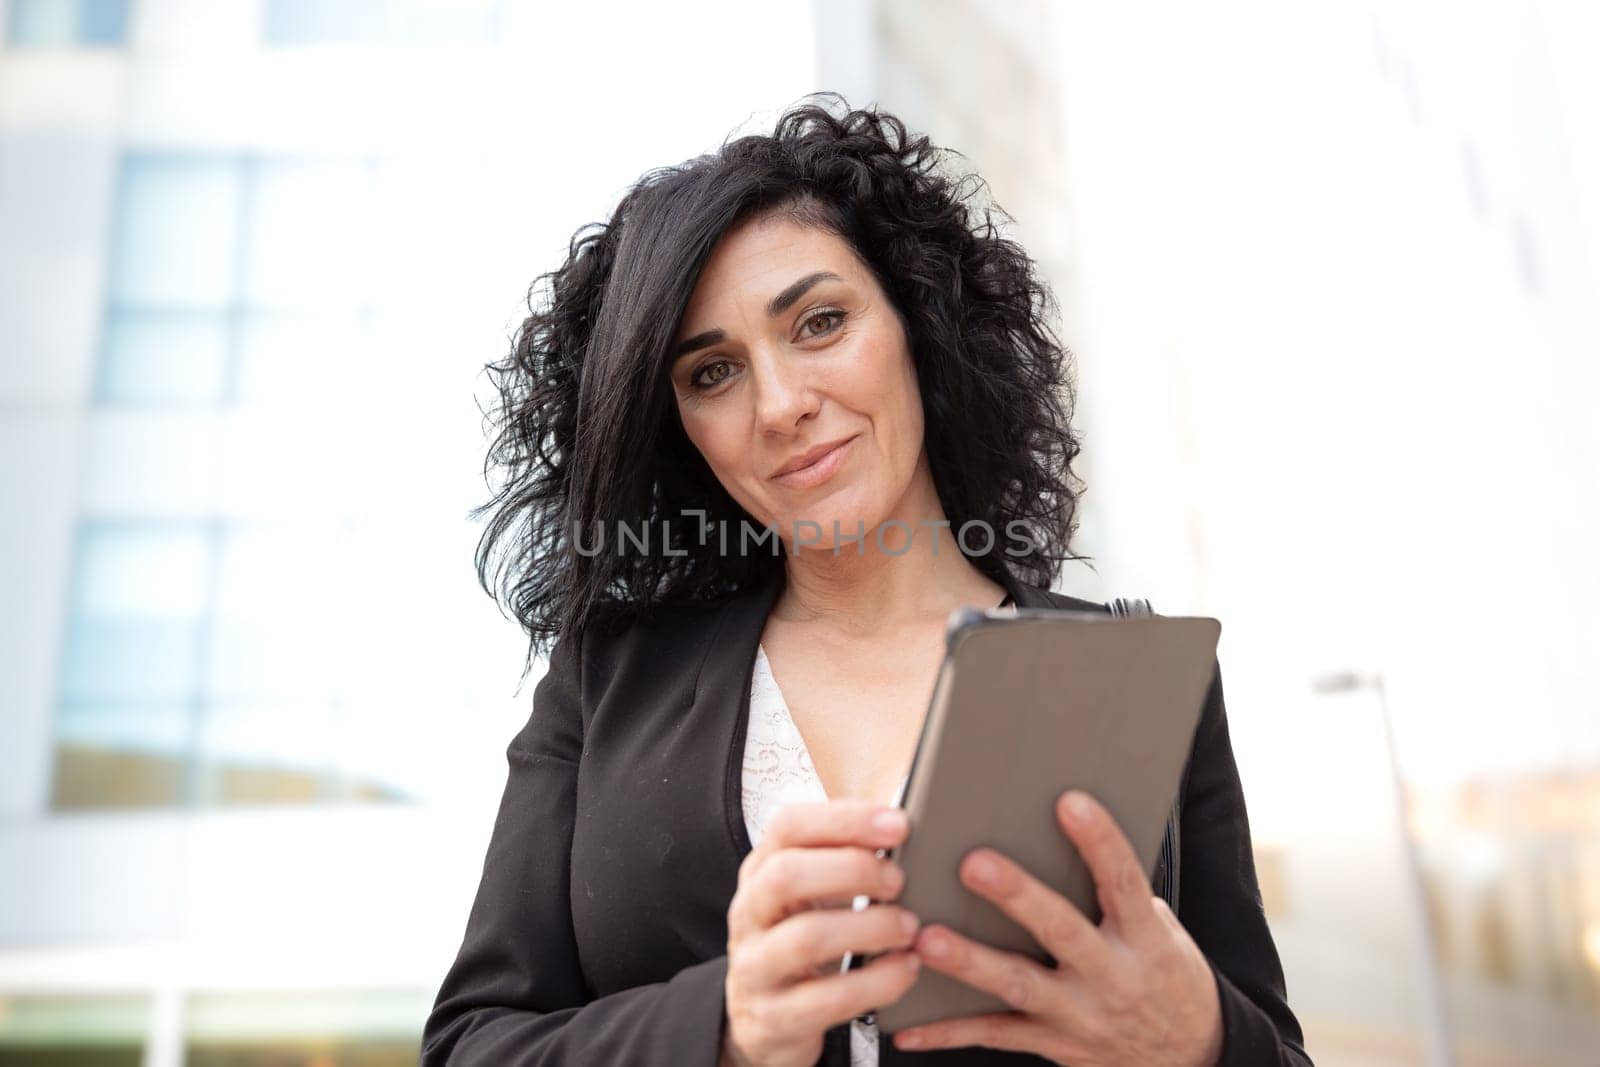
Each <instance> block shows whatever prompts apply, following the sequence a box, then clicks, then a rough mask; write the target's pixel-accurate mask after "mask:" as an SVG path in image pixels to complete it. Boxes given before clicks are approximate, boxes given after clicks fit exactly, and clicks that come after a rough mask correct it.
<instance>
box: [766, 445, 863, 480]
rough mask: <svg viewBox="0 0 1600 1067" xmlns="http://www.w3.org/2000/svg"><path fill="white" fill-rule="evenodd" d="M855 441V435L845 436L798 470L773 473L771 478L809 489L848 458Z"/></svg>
mask: <svg viewBox="0 0 1600 1067" xmlns="http://www.w3.org/2000/svg"><path fill="white" fill-rule="evenodd" d="M857 436H859V435H857ZM855 441H856V439H855V437H850V438H846V439H845V440H843V441H841V442H839V443H838V444H837V445H835V446H834V447H833V448H831V449H829V450H828V451H827V452H824V453H823V454H822V455H820V456H818V457H817V458H816V459H814V460H812V461H811V462H810V463H808V464H807V465H806V466H804V467H801V468H800V469H799V470H792V471H789V472H788V473H786V474H778V475H774V476H773V479H772V480H773V481H775V482H779V483H780V484H783V485H787V486H791V487H793V488H797V489H809V488H811V487H812V486H814V485H820V484H821V483H822V482H824V481H826V480H827V479H828V478H830V477H832V476H833V474H834V472H835V471H837V470H838V469H839V468H840V467H841V466H842V465H843V464H844V461H845V460H846V459H847V458H849V453H850V449H851V446H852V445H854V444H855Z"/></svg>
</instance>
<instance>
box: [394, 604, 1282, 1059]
mask: <svg viewBox="0 0 1600 1067" xmlns="http://www.w3.org/2000/svg"><path fill="white" fill-rule="evenodd" d="M1007 585H1008V588H1009V590H1010V592H1011V595H1012V597H1013V598H1014V599H1015V601H1016V603H1017V604H1018V605H1019V606H1021V607H1024V608H1032V607H1046V608H1048V607H1057V608H1071V609H1076V610H1080V611H1082V610H1098V611H1106V610H1108V609H1107V608H1106V606H1105V605H1102V604H1093V603H1090V602H1088V601H1083V600H1077V599H1075V598H1072V597H1068V596H1063V595H1061V594H1057V593H1053V592H1049V591H1046V590H1041V589H1037V588H1034V587H1033V586H1029V585H1026V584H1023V583H1021V582H1019V581H1017V580H1015V578H1014V577H1010V576H1008V580H1007ZM781 588H782V575H781V574H779V575H775V577H774V578H773V579H772V580H771V581H770V582H768V583H766V584H765V585H764V586H762V587H759V588H754V589H751V590H749V591H747V592H744V593H741V594H739V595H736V596H731V597H727V598H723V599H721V600H719V601H716V602H713V603H706V604H700V605H693V606H676V607H673V608H670V609H667V610H664V611H662V612H661V613H660V614H659V615H658V616H657V617H656V618H655V619H653V620H651V621H649V622H636V623H634V624H632V625H631V626H629V627H627V628H626V629H623V630H621V631H620V632H611V633H605V632H601V631H599V630H594V629H592V630H590V631H588V632H587V633H586V634H585V635H584V636H583V637H582V639H581V640H577V641H574V640H569V639H566V638H562V639H560V640H558V641H557V643H556V645H555V647H554V648H553V649H552V650H551V653H550V663H549V669H548V671H547V673H546V674H545V676H544V677H543V678H542V679H541V680H540V681H539V683H538V685H537V686H536V687H535V689H534V694H533V711H532V715H531V716H530V718H529V720H528V723H527V725H526V726H524V727H523V728H522V729H521V730H520V731H519V732H518V733H517V735H516V736H515V737H514V738H513V739H512V740H511V743H510V745H509V747H508V748H507V750H506V757H507V759H508V761H509V764H510V772H509V776H508V778H507V780H506V786H505V793H504V796H503V798H502V800H501V802H500V810H499V813H498V815H497V816H496V818H495V823H494V830H493V834H492V836H491V838H490V842H489V849H488V855H487V857H486V859H485V860H484V866H483V876H482V881H481V883H480V885H479V887H478V895H477V898H476V900H475V901H474V902H473V905H472V911H471V914H470V917H469V918H468V920H467V929H466V935H465V937H464V938H463V940H462V943H461V949H460V952H459V954H458V955H457V957H456V959H455V962H454V964H453V965H452V966H451V968H450V970H449V972H448V973H447V974H446V975H445V978H444V982H443V984H442V985H441V987H440V989H439V993H438V997H437V1000H436V1002H435V1004H434V1007H433V1010H432V1012H431V1013H430V1015H429V1016H428V1019H427V1023H426V1026H425V1027H424V1031H423V1044H422V1057H421V1063H422V1065H423V1067H433V1065H444V1064H453V1065H456V1067H465V1065H469V1064H470V1065H482V1067H521V1065H533V1064H544V1065H555V1064H562V1065H572V1064H586V1065H587V1064H596V1065H605V1067H611V1065H623V1064H640V1065H660V1067H685V1065H704V1067H715V1064H716V1063H717V1058H718V1054H719V1049H720V1044H721V1040H722V1034H723V1030H724V1015H723V981H724V979H725V978H726V976H727V955H726V953H727V938H728V928H727V909H728V903H729V901H730V900H732V898H733V893H734V889H735V887H736V886H737V884H738V873H739V864H740V862H741V861H742V860H743V859H744V857H745V855H746V854H747V853H748V852H749V851H750V848H751V845H750V840H749V836H748V835H747V833H746V832H745V826H744V815H743V811H742V806H741V780H740V778H741V774H742V770H743V753H744V741H745V725H746V719H747V716H748V714H749V703H750V678H751V672H752V670H753V669H754V666H755V657H756V649H757V646H758V644H759V642H760V639H761V631H762V629H763V627H764V625H765V622H766V619H767V615H768V613H769V612H770V611H771V608H772V605H773V603H774V602H775V601H776V599H777V595H778V593H779V591H780V590H781ZM1187 781H1188V784H1187V786H1186V792H1185V794H1184V804H1183V827H1182V830H1183V832H1182V859H1181V868H1180V869H1181V872H1182V875H1181V879H1180V883H1179V884H1180V889H1181V897H1180V899H1179V908H1178V917H1179V919H1180V920H1181V921H1182V922H1183V924H1184V926H1185V927H1186V928H1187V929H1188V931H1189V933H1190V935H1191V936H1192V937H1193V938H1194V939H1195V941H1196V942H1197V943H1198V944H1199V946H1200V948H1201V949H1202V950H1203V951H1204V952H1205V954H1206V956H1207V958H1208V959H1209V960H1210V961H1211V964H1212V970H1213V972H1214V973H1215V975H1216V981H1217V988H1218V991H1219V994H1220V996H1221V1001H1222V1019H1223V1028H1224V1032H1225V1038H1224V1049H1223V1056H1222V1062H1223V1063H1224V1064H1228V1065H1238V1067H1244V1065H1247V1064H1248V1065H1251V1067H1255V1065H1258V1064H1310V1062H1311V1061H1310V1059H1309V1057H1307V1056H1306V1054H1305V1051H1304V1049H1303V1048H1302V1047H1301V1046H1302V1042H1303V1038H1302V1036H1301V1031H1300V1025H1299V1023H1298V1021H1297V1020H1296V1019H1295V1017H1294V1014H1293V1013H1292V1012H1291V1011H1290V1010H1289V1006H1288V1004H1287V1003H1286V1001H1285V995H1284V980H1283V969H1282V967H1281V965H1280V963H1279V960H1278V954H1277V950H1276V948H1275V947H1274V945H1273V942H1272V935H1271V934H1270V932H1269V931H1268V929H1267V922H1266V917H1265V914H1264V913H1263V911H1262V906H1261V896H1260V892H1259V890H1258V888H1257V884H1256V874H1255V863H1254V859H1253V857H1252V854H1251V850H1250V835H1249V827H1248V825H1247V822H1246V816H1245V805H1244V795H1243V793H1242V791H1241V789H1240V785H1239V775H1238V771H1237V769H1236V768H1235V765H1234V758H1233V749H1232V746H1231V744H1230V742H1229V740H1228V725H1227V717H1226V714H1225V712H1224V710H1223V703H1222V679H1221V674H1220V670H1219V673H1218V674H1217V675H1216V677H1215V678H1214V679H1213V681H1212V685H1211V689H1210V693H1209V696H1208V698H1207V701H1206V707H1205V711H1204V713H1203V714H1202V717H1201V720H1200V724H1199V726H1198V728H1197V729H1196V732H1195V741H1194V749H1193V753H1192V756H1191V763H1190V770H1189V775H1188V780H1187ZM879 1057H880V1058H879V1062H880V1063H882V1064H897V1063H904V1064H913V1063H928V1064H946V1065H975V1064H1017V1065H1022V1064H1042V1063H1045V1062H1046V1061H1044V1060H1042V1059H1041V1058H1039V1057H1036V1056H1029V1055H1021V1054H1017V1053H1008V1052H1001V1051H998V1050H993V1049H988V1048H983V1047H979V1046H969V1047H967V1048H961V1049H946V1050H938V1051H933V1052H922V1053H913V1052H902V1051H900V1050H898V1049H896V1048H895V1047H894V1045H893V1042H892V1041H890V1040H889V1039H888V1037H887V1035H885V1038H884V1040H883V1041H882V1043H881V1044H880V1045H879ZM818 1062H819V1063H820V1064H823V1065H827V1067H849V1062H850V1055H849V1024H848V1023H840V1024H839V1025H838V1026H836V1027H834V1028H832V1029H831V1030H829V1031H828V1033H827V1035H826V1038H825V1043H824V1051H823V1055H822V1058H821V1059H820V1060H819V1061H818Z"/></svg>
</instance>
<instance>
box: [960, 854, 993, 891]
mask: <svg viewBox="0 0 1600 1067" xmlns="http://www.w3.org/2000/svg"><path fill="white" fill-rule="evenodd" d="M967 872H968V873H969V874H970V875H971V876H972V880H973V881H974V882H977V883H978V884H979V885H994V880H995V875H996V874H997V873H998V872H997V871H996V870H995V866H994V860H992V859H990V858H989V857H988V856H985V855H982V854H981V853H980V854H979V855H976V856H974V857H972V859H970V860H969V861H967Z"/></svg>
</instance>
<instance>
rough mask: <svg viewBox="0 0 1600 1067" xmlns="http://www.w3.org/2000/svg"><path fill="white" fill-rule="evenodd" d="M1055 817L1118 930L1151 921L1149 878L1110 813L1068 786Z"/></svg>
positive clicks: (1139, 928)
mask: <svg viewBox="0 0 1600 1067" xmlns="http://www.w3.org/2000/svg"><path fill="white" fill-rule="evenodd" d="M1056 818H1057V819H1058V820H1059V821H1060V823H1061V828H1062V830H1063V831H1064V832H1065V833H1066V835H1067V836H1068V837H1069V838H1071V839H1072V843H1073V844H1074V845H1076V846H1077V848H1078V852H1079V853H1080V854H1081V855H1082V856H1083V861H1084V863H1086V864H1088V866H1089V872H1090V873H1091V874H1093V875H1094V883H1095V889H1096V891H1097V895H1098V896H1099V898H1100V907H1101V909H1102V910H1103V911H1104V912H1105V913H1106V914H1107V915H1108V916H1110V918H1111V920H1112V921H1113V922H1115V923H1116V924H1117V925H1118V926H1119V927H1121V928H1122V929H1124V930H1127V931H1130V932H1135V931H1148V930H1150V929H1151V928H1153V927H1154V925H1155V924H1156V922H1157V920H1156V915H1155V911H1154V910H1153V909H1152V908H1151V907H1150V900H1151V893H1150V879H1149V877H1148V876H1147V875H1146V874H1145V872H1144V867H1143V866H1142V865H1141V864H1140V863H1139V858H1138V857H1137V856H1135V855H1134V854H1133V846H1132V845H1130V844H1128V839H1127V837H1125V836H1124V835H1123V833H1122V829H1121V827H1119V826H1118V825H1117V823H1116V820H1114V819H1113V818H1112V817H1111V813H1110V812H1108V811H1106V809H1105V808H1104V807H1103V806H1102V805H1101V804H1100V802H1099V801H1097V800H1095V799H1094V798H1093V797H1091V796H1090V795H1089V794H1088V793H1085V792H1083V791H1082V790H1077V789H1073V790H1068V791H1067V792H1066V793H1064V794H1062V796H1061V799H1060V801H1059V802H1058V803H1057V804H1056Z"/></svg>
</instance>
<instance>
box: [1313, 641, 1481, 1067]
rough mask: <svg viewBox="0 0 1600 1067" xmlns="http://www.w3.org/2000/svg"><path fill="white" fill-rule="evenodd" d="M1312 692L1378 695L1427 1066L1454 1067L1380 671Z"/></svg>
mask: <svg viewBox="0 0 1600 1067" xmlns="http://www.w3.org/2000/svg"><path fill="white" fill-rule="evenodd" d="M1311 689H1312V692H1315V693H1318V694H1320V695H1325V696H1327V695H1336V694H1340V693H1355V692H1360V691H1362V690H1370V691H1372V692H1374V693H1376V694H1377V696H1378V717H1379V719H1380V720H1381V721H1382V723H1383V741H1384V749H1385V754H1386V756H1387V758H1388V763H1389V782H1390V784H1391V786H1392V787H1393V789H1394V805H1395V811H1396V812H1397V813H1398V815H1399V820H1400V847H1401V849H1402V850H1403V852H1404V854H1405V868H1406V882H1407V886H1408V888H1409V890H1410V891H1409V892H1408V893H1407V894H1406V895H1407V897H1408V898H1409V900H1410V905H1411V915H1412V925H1413V926H1414V928H1415V929H1416V930H1417V939H1418V950H1419V951H1418V955H1419V956H1420V959H1419V960H1418V975H1417V977H1418V981H1419V983H1420V985H1421V986H1422V999H1423V1030H1424V1032H1425V1033H1426V1035H1427V1046H1428V1063H1429V1064H1430V1065H1431V1067H1452V1065H1453V1064H1454V1063H1455V1055H1454V1053H1453V1051H1452V1050H1451V1046H1450V1027H1449V1022H1448V1019H1447V1017H1446V1012H1445V997H1444V984H1443V982H1442V981H1441V979H1440V976H1439V962H1438V961H1439V957H1438V954H1437V951H1436V946H1435V943H1434V938H1433V923H1432V922H1431V920H1430V919H1429V917H1428V899H1427V893H1426V890H1425V888H1424V883H1423V877H1422V857H1421V854H1420V852H1419V851H1418V849H1417V844H1416V842H1415V841H1413V840H1412V838H1411V806H1410V800H1409V799H1408V798H1407V796H1406V790H1405V784H1404V782H1403V781H1402V780H1401V777H1400V753H1399V748H1398V746H1397V745H1396V744H1395V739H1394V717H1393V715H1392V714H1391V713H1390V711H1389V693H1388V689H1387V687H1386V686H1385V685H1384V681H1383V674H1382V672H1379V671H1373V672H1371V673H1367V674H1363V673H1361V672H1359V671H1335V672H1332V673H1329V674H1324V675H1321V676H1319V677H1317V678H1315V679H1313V680H1312V683H1311Z"/></svg>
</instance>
